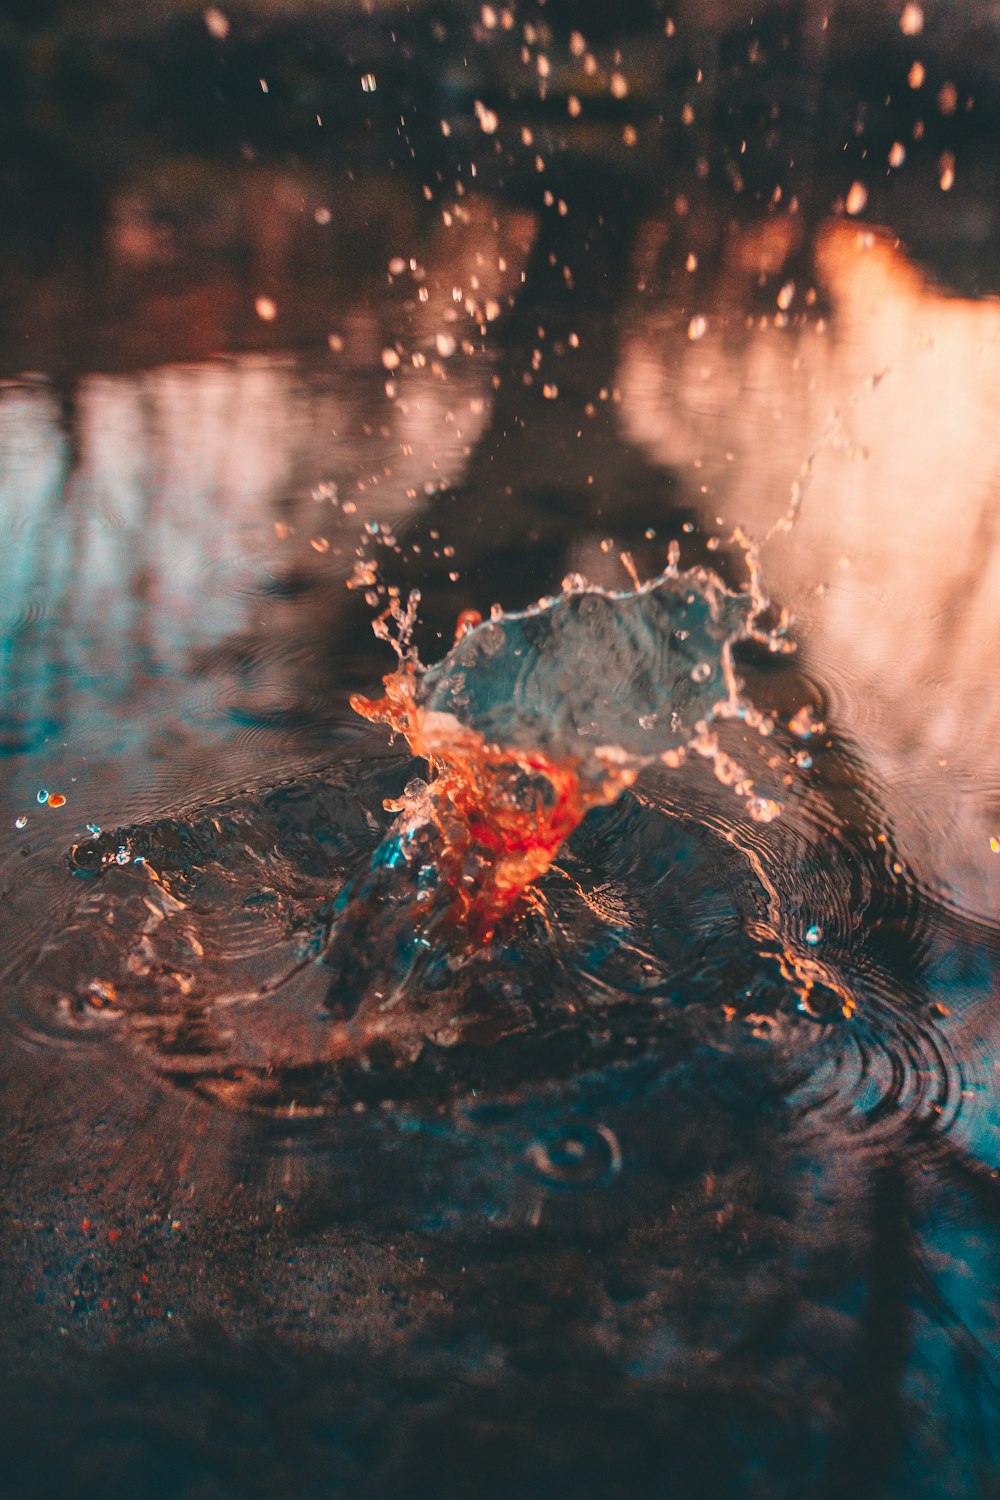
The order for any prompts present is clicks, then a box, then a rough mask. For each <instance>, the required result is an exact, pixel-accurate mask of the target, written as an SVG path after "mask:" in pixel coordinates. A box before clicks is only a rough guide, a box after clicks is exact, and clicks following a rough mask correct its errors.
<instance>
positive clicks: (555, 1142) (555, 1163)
mask: <svg viewBox="0 0 1000 1500" xmlns="http://www.w3.org/2000/svg"><path fill="white" fill-rule="evenodd" d="M526 1155H527V1158H528V1160H529V1161H530V1162H531V1165H532V1166H533V1167H534V1168H535V1170H536V1171H537V1172H538V1174H539V1176H541V1177H543V1178H544V1179H545V1181H546V1182H548V1183H552V1184H554V1185H557V1186H559V1187H585V1186H589V1185H591V1184H593V1183H598V1182H607V1181H609V1180H610V1178H612V1177H617V1175H618V1173H619V1172H620V1171H621V1169H622V1148H621V1146H620V1145H619V1143H618V1137H617V1136H616V1135H615V1133H614V1131H613V1130H612V1129H610V1127H609V1126H607V1125H595V1126H589V1125H583V1126H581V1127H580V1128H579V1129H576V1130H569V1131H566V1133H565V1134H563V1135H558V1136H552V1137H549V1139H547V1140H544V1141H535V1142H534V1143H533V1144H532V1145H531V1146H529V1147H528V1150H527V1152H526Z"/></svg>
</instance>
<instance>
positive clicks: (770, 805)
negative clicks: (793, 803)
mask: <svg viewBox="0 0 1000 1500" xmlns="http://www.w3.org/2000/svg"><path fill="white" fill-rule="evenodd" d="M747 812H748V813H749V814H750V816H751V818H753V820H754V822H755V823H773V822H774V820H775V818H779V817H780V816H781V803H780V802H774V801H772V800H771V798H770V797H748V798H747Z"/></svg>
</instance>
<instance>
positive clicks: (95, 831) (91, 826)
mask: <svg viewBox="0 0 1000 1500" xmlns="http://www.w3.org/2000/svg"><path fill="white" fill-rule="evenodd" d="M87 832H88V833H89V834H90V835H91V837H92V838H95V839H96V838H97V837H98V835H99V834H100V832H101V825H100V824H99V823H88V824H87Z"/></svg>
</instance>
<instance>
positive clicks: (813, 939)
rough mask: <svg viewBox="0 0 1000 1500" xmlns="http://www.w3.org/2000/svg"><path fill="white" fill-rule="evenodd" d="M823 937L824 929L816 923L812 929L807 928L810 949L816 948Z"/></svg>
mask: <svg viewBox="0 0 1000 1500" xmlns="http://www.w3.org/2000/svg"><path fill="white" fill-rule="evenodd" d="M822 936H823V929H822V927H817V926H816V925H815V923H814V924H813V926H812V927H807V928H806V942H807V943H808V944H809V946H810V948H815V946H816V944H817V943H818V942H819V940H820V938H821V937H822Z"/></svg>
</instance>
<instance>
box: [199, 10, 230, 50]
mask: <svg viewBox="0 0 1000 1500" xmlns="http://www.w3.org/2000/svg"><path fill="white" fill-rule="evenodd" d="M204 20H205V25H206V27H207V28H208V33H209V36H214V37H215V39H216V41H219V42H223V41H225V39H226V37H227V36H228V35H229V17H228V16H227V15H226V14H225V12H224V11H221V10H219V8H218V6H215V5H210V6H209V7H208V9H207V10H206V11H205V15H204Z"/></svg>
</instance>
